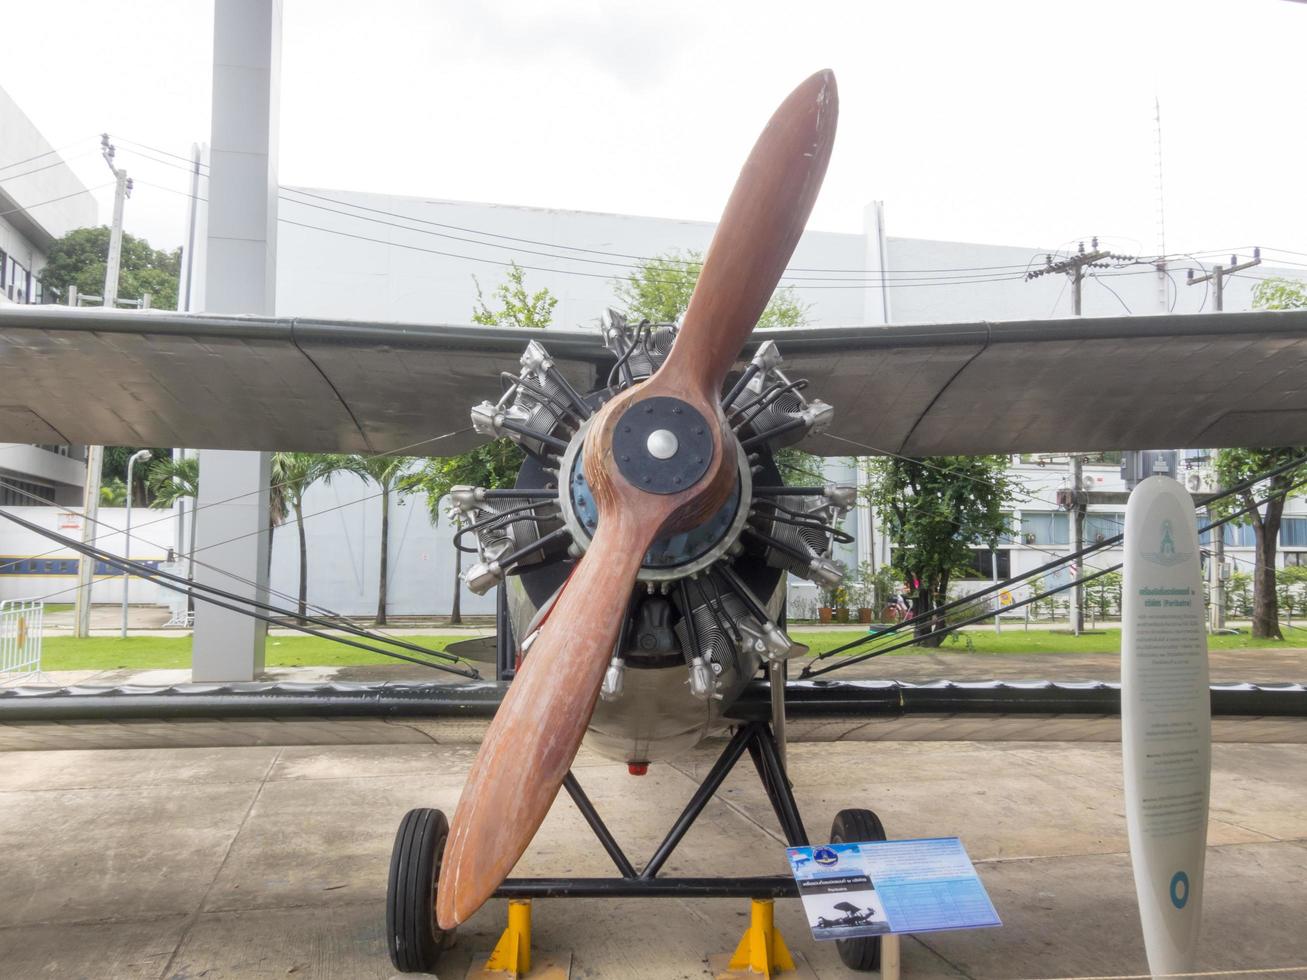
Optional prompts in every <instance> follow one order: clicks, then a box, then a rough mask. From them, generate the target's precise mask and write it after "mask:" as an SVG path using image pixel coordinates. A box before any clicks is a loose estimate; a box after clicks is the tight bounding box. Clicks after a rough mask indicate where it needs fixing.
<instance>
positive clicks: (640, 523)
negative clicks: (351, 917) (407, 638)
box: [436, 71, 839, 929]
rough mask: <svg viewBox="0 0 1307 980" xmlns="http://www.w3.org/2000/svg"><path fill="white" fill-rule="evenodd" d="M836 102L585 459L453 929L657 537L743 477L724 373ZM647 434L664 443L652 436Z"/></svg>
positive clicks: (569, 715)
mask: <svg viewBox="0 0 1307 980" xmlns="http://www.w3.org/2000/svg"><path fill="white" fill-rule="evenodd" d="M838 105H839V100H838V96H837V94H836V89H835V76H834V75H833V74H832V73H831V72H829V71H821V72H818V73H817V74H815V75H813V76H812V77H811V78H809V79H808V80H807V81H805V82H804V83H803V84H802V85H800V86H799V87H798V88H797V89H795V90H794V92H792V93H791V94H790V96H789V97H788V98H787V99H786V100H785V101H784V102H783V103H781V106H780V108H778V109H777V110H776V113H775V115H773V116H772V118H771V121H770V122H769V123H768V124H767V127H766V129H764V130H763V132H762V135H761V136H760V137H759V138H758V142H757V144H756V145H755V146H754V148H753V152H752V153H751V154H750V155H749V159H748V160H747V161H746V163H745V165H744V169H743V170H742V171H741V172H740V176H739V179H738V180H737V181H736V184H735V189H734V191H733V192H732V193H731V199H730V201H729V202H728V203H727V205H726V210H725V212H724V213H723V215H722V220H721V223H720V224H719V225H718V227H717V232H716V234H715V235H714V236H713V240H712V245H711V246H710V247H709V249H708V255H707V257H706V258H705V259H704V264H703V272H702V273H701V275H700V277H699V282H698V285H697V286H696V288H695V291H694V295H693V296H692V297H691V298H690V305H689V308H688V309H687V310H686V313H685V318H684V320H683V322H682V325H681V329H680V331H679V333H678V334H677V337H676V342H675V343H674V344H673V346H672V350H671V352H670V354H669V355H668V357H667V360H666V361H665V362H664V363H663V366H662V368H661V369H660V370H659V371H658V372H657V373H656V374H655V375H654V376H653V377H651V378H650V379H649V380H647V381H645V382H644V383H642V384H639V385H636V386H634V387H632V388H628V389H627V390H626V391H624V392H622V393H621V394H619V395H617V396H616V397H615V398H613V399H612V400H610V401H609V402H608V403H607V404H606V405H605V406H604V407H603V408H602V409H601V410H600V411H599V412H598V413H597V414H596V415H595V417H594V418H593V420H592V421H591V424H590V428H589V430H588V432H587V434H586V441H585V446H584V465H585V475H586V479H587V480H588V482H589V484H590V487H591V490H592V491H593V493H594V498H595V503H596V505H597V507H598V511H599V518H600V520H599V526H598V528H597V530H596V532H595V534H594V537H593V539H592V540H591V542H590V546H589V548H588V549H587V550H586V553H585V555H584V556H582V558H581V560H580V562H579V563H578V564H577V567H576V569H575V571H574V572H573V573H572V576H571V577H570V578H569V579H568V581H567V584H566V585H565V586H564V588H563V592H562V594H561V595H560V596H559V597H558V601H557V602H556V603H555V605H554V608H553V610H552V611H551V612H550V614H549V617H548V619H547V620H546V621H545V624H544V626H543V627H542V628H541V630H540V633H539V635H538V636H537V637H536V639H535V642H534V643H533V644H532V646H531V649H530V652H529V654H528V656H527V657H526V658H525V659H524V660H523V662H522V666H521V669H520V670H519V671H518V673H517V676H516V677H515V678H514V680H513V683H512V685H511V687H510V688H509V690H508V694H507V695H506V696H505V698H504V702H503V704H502V705H501V706H500V708H499V711H498V712H497V713H496V715H495V717H494V720H493V721H492V722H491V725H490V729H489V731H488V732H487V734H486V738H485V740H484V741H483V742H482V744H481V749H480V751H479V752H478V754H477V758H476V761H475V762H474V763H473V765H472V770H471V773H470V774H469V777H468V782H467V785H466V786H465V787H464V789H463V796H462V799H460V800H459V804H458V809H457V810H456V811H455V813H454V820H453V823H452V825H451V827H450V832H449V840H448V843H447V844H446V845H445V854H444V859H443V862H442V865H441V869H440V882H439V888H438V896H437V909H436V915H437V919H438V920H439V924H440V927H441V928H442V929H452V928H454V927H455V926H456V925H458V924H459V923H460V922H463V921H465V920H466V919H467V918H468V917H469V916H471V915H472V914H473V913H474V912H476V910H477V909H479V908H480V907H481V906H482V904H484V903H485V901H486V900H487V899H488V898H490V896H491V895H492V894H493V893H494V891H495V889H496V888H498V887H499V885H500V883H501V882H502V881H503V880H504V879H505V878H506V877H507V876H508V873H509V872H510V871H511V870H512V868H513V865H515V864H516V863H517V861H518V858H520V857H521V856H522V852H523V851H525V850H526V847H527V845H528V844H529V843H530V842H531V838H532V837H534V836H535V833H536V830H537V829H539V827H540V824H541V823H542V822H543V821H544V818H545V815H546V814H547V813H548V812H549V807H550V806H551V805H552V803H553V801H554V798H555V797H556V796H557V795H558V790H559V788H560V787H561V786H562V783H563V779H564V777H565V776H566V775H567V771H568V769H569V768H570V767H571V765H572V760H573V758H575V756H576V752H577V749H578V748H579V747H580V745H581V738H582V736H584V734H585V730H586V726H587V725H588V724H589V722H590V716H591V715H592V714H593V712H594V707H595V702H596V700H597V699H598V697H599V688H600V686H601V684H602V682H603V675H604V670H605V669H606V667H607V665H608V661H609V660H610V658H611V657H612V655H613V648H614V646H615V645H616V643H617V639H618V633H619V630H620V629H621V624H622V620H623V617H624V616H625V614H626V609H627V604H628V602H629V600H630V596H631V590H632V589H633V588H634V587H635V583H636V575H637V574H638V572H639V570H640V564H641V562H642V560H643V558H644V554H645V552H646V551H647V550H648V548H649V546H650V544H651V543H652V542H653V541H654V539H655V538H657V537H659V536H660V535H662V534H665V533H668V532H672V531H677V530H684V529H687V528H690V527H694V526H696V525H698V524H700V523H701V522H702V521H703V520H705V519H706V518H708V517H709V516H711V515H712V514H713V513H715V512H716V511H717V509H718V508H719V507H721V505H722V504H723V503H725V501H726V499H727V497H728V496H729V495H730V494H731V492H732V491H733V490H734V486H735V480H736V452H735V446H734V441H733V440H734V435H733V433H732V431H731V429H730V427H729V426H728V425H727V424H726V419H725V418H724V416H723V414H722V409H721V405H720V401H719V399H720V394H721V388H722V383H723V382H724V381H725V379H726V374H727V372H728V371H729V370H730V369H731V366H732V365H733V364H734V363H735V360H736V358H737V357H738V356H739V354H740V351H741V349H742V348H743V347H744V344H745V341H747V340H748V338H749V334H750V333H751V332H752V330H753V327H754V325H755V324H756V323H757V321H758V317H759V316H760V315H761V314H762V311H763V308H764V307H765V306H766V305H767V302H768V300H769V299H770V298H771V295H772V292H773V291H774V290H775V288H776V283H777V281H778V280H779V279H780V276H781V273H782V271H784V269H785V265H786V263H787V262H788V261H789V259H790V256H791V254H792V253H793V251H794V246H795V245H796V244H797V243H798V240H799V236H800V234H802V232H803V228H804V225H805V224H806V223H807V220H808V215H809V213H810V212H811V210H812V205H813V201H814V200H815V199H816V197H817V191H818V189H819V188H820V187H821V181H822V177H823V176H824V175H825V172H826V163H827V161H828V160H829V159H830V151H831V144H832V142H833V140H834V136H835V123H836V117H837V115H838ZM664 425H665V426H666V428H659V426H664ZM650 431H652V432H654V433H657V434H661V436H662V438H663V440H664V441H663V442H662V443H657V442H656V441H655V438H654V435H649V438H648V440H647V441H646V439H645V435H646V433H647V432H650ZM667 431H679V432H680V433H681V437H680V439H679V441H678V440H676V439H672V440H667V439H666V435H665V433H666V432H667ZM669 447H670V453H671V454H670V456H667V455H664V454H665V453H667V452H668V450H669ZM682 483H683V484H684V488H683V489H682V488H681V486H680V484H682Z"/></svg>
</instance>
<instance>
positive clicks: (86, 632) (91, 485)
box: [76, 446, 104, 636]
mask: <svg viewBox="0 0 1307 980" xmlns="http://www.w3.org/2000/svg"><path fill="white" fill-rule="evenodd" d="M103 467H104V447H103V446H87V447H86V492H85V496H84V497H83V499H82V544H84V545H89V546H90V547H92V548H94V547H95V528H96V521H97V520H98V519H99V517H100V470H101V469H102V468H103ZM94 581H95V559H93V558H91V557H89V556H88V555H82V556H81V558H79V559H78V561H77V630H76V632H77V635H78V636H90V635H91V583H92V582H94Z"/></svg>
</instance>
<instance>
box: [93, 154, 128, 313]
mask: <svg viewBox="0 0 1307 980" xmlns="http://www.w3.org/2000/svg"><path fill="white" fill-rule="evenodd" d="M115 152H116V151H115V149H114V145H113V143H112V142H110V140H109V134H108V133H102V134H101V135H100V153H101V154H102V155H103V156H104V162H105V163H107V164H108V165H109V169H110V170H112V171H113V177H114V192H113V225H111V226H110V229H109V260H108V261H107V262H106V263H105V266H104V305H105V306H107V307H108V308H109V309H111V310H112V309H114V308H115V306H116V305H117V303H118V267H119V265H120V264H121V262H122V253H123V205H124V204H125V203H126V201H127V198H129V197H131V196H132V179H131V178H130V177H128V176H127V171H126V170H123V169H122V168H120V167H116V166H114V162H113V158H114V154H115Z"/></svg>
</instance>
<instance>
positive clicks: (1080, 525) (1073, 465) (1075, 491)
mask: <svg viewBox="0 0 1307 980" xmlns="http://www.w3.org/2000/svg"><path fill="white" fill-rule="evenodd" d="M1067 463H1068V464H1069V468H1070V473H1069V478H1070V480H1071V488H1070V489H1069V490H1059V491H1058V492H1057V503H1058V506H1059V507H1061V508H1062V509H1063V510H1065V511H1066V512H1067V514H1068V516H1069V518H1070V524H1071V534H1070V539H1071V551H1072V553H1073V554H1074V553H1075V552H1077V551H1081V550H1083V549H1084V547H1085V512H1086V510H1088V504H1089V496H1088V494H1086V493H1085V488H1084V482H1085V480H1084V477H1085V474H1084V463H1085V457H1084V456H1083V455H1081V454H1080V453H1071V454H1070V456H1069V457H1068V458H1067ZM1080 572H1081V568H1080V560H1077V564H1076V567H1075V569H1074V570H1073V574H1074V576H1075V577H1076V578H1077V579H1078V578H1080ZM1068 605H1069V606H1070V609H1069V612H1070V620H1071V632H1072V633H1074V634H1075V635H1076V636H1079V635H1080V634H1081V633H1083V632H1084V631H1085V587H1084V586H1083V585H1081V584H1080V583H1079V582H1077V583H1076V585H1075V586H1074V587H1073V588H1072V589H1071V593H1070V598H1069V602H1068Z"/></svg>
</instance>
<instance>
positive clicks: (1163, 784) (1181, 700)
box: [1121, 476, 1219, 976]
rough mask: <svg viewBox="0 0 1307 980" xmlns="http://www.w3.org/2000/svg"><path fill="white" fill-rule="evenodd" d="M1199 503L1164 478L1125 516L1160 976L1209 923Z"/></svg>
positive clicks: (1140, 825) (1136, 771)
mask: <svg viewBox="0 0 1307 980" xmlns="http://www.w3.org/2000/svg"><path fill="white" fill-rule="evenodd" d="M1193 505H1194V502H1193V498H1192V497H1190V496H1189V493H1188V492H1187V491H1186V490H1185V488H1184V487H1182V486H1181V485H1180V484H1179V483H1177V482H1176V481H1175V480H1172V479H1170V478H1169V477H1164V476H1154V477H1149V478H1148V479H1147V480H1144V481H1143V482H1142V483H1140V484H1139V485H1138V486H1137V487H1135V489H1134V491H1133V492H1132V493H1131V494H1130V502H1129V504H1127V505H1126V512H1125V581H1124V588H1123V590H1122V597H1123V598H1122V605H1121V753H1122V758H1123V763H1124V766H1123V768H1124V774H1125V813H1126V827H1127V829H1128V830H1129V834H1130V859H1131V863H1132V864H1133V866H1134V873H1135V891H1136V894H1137V895H1138V898H1139V918H1140V923H1141V925H1142V926H1143V933H1144V948H1145V950H1146V951H1147V953H1148V965H1149V968H1150V969H1151V970H1152V972H1153V973H1154V975H1158V976H1160V975H1163V974H1171V973H1188V972H1191V971H1193V970H1195V969H1196V968H1197V967H1196V964H1197V951H1198V939H1199V930H1200V927H1201V923H1202V907H1203V865H1204V858H1205V856H1206V845H1207V810H1208V797H1209V792H1210V780H1211V768H1212V715H1211V691H1210V688H1209V686H1208V684H1209V680H1208V670H1207V633H1206V631H1205V625H1206V623H1205V620H1206V617H1205V615H1204V612H1203V595H1202V575H1201V571H1200V566H1199V552H1200V550H1201V547H1202V546H1201V545H1200V544H1199V541H1198V527H1197V524H1196V522H1195V520H1194V506H1193ZM1218 533H1219V532H1218Z"/></svg>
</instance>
